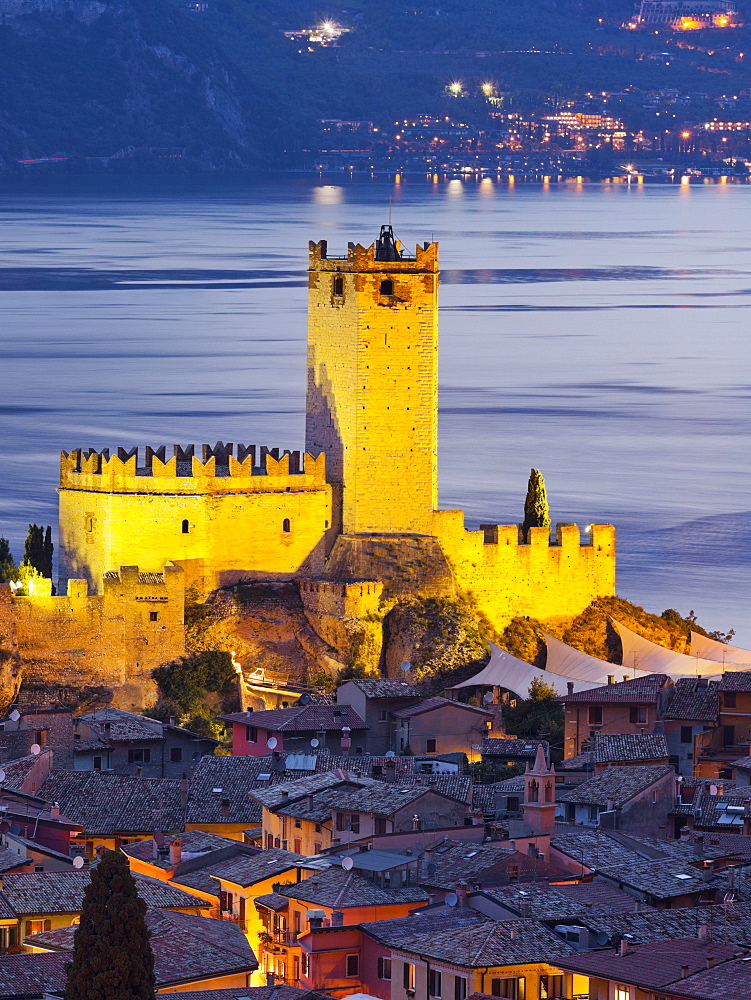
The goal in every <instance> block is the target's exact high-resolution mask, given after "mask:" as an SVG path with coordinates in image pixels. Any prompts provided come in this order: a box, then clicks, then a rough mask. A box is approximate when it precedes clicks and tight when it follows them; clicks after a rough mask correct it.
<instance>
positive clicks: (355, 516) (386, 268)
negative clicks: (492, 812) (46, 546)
mask: <svg viewBox="0 0 751 1000" xmlns="http://www.w3.org/2000/svg"><path fill="white" fill-rule="evenodd" d="M438 273H439V272H438V246H437V244H434V243H433V244H427V243H426V244H424V245H422V246H418V247H417V248H416V250H415V254H414V256H409V255H407V254H406V253H405V252H404V250H403V249H402V247H401V245H400V244H399V242H398V241H397V240H395V239H394V236H393V232H392V230H391V227H390V226H383V227H382V228H381V233H380V235H379V237H378V239H377V240H376V242H375V243H374V244H373V245H371V246H369V247H363V246H360V245H354V244H349V247H348V250H347V254H346V256H342V257H333V256H330V255H329V253H328V248H327V245H326V242H325V241H322V242H319V243H311V244H310V262H309V298H308V307H309V324H308V385H307V422H306V444H305V452H304V453H300V452H296V451H285V452H283V453H282V452H280V451H279V450H278V449H269V448H265V447H255V446H246V445H233V444H225V443H222V442H219V443H218V444H217V445H215V446H214V447H209V446H207V445H204V446H203V449H202V451H201V455H200V457H199V456H198V455H196V453H195V449H194V447H193V446H191V447H188V448H183V447H181V446H179V445H175V446H174V447H173V448H172V453H171V454H168V453H167V450H166V448H165V447H160V448H151V447H147V448H145V449H132V450H131V451H125V450H124V449H122V448H118V450H117V454H113V455H110V454H109V452H107V451H102V452H94V451H88V452H83V451H71V452H63V453H62V455H61V471H60V539H59V552H60V559H61V564H60V573H61V576H62V577H63V578H66V579H69V580H72V581H85V585H86V586H87V587H88V588H89V591H90V592H91V593H92V595H100V594H105V595H106V593H108V590H107V585H106V583H104V582H103V581H106V580H107V579H108V574H111V573H113V572H115V573H120V572H121V571H120V567H138V570H137V572H140V573H141V574H152V573H161V574H164V573H165V566H168V565H169V566H173V567H175V568H176V569H179V570H182V573H181V575H180V578H181V580H182V582H183V584H184V587H185V589H189V588H194V589H195V590H196V591H197V592H199V593H201V594H207V593H208V592H209V591H210V590H212V589H213V588H216V587H220V586H223V585H229V584H232V583H235V582H237V581H238V580H247V579H257V580H266V581H290V580H295V581H297V582H298V583H299V587H300V593H301V597H302V600H303V604H304V607H305V610H306V614H307V616H308V619H309V621H310V623H311V624H312V625H313V627H314V629H315V630H316V631H317V632H318V634H319V635H320V636H321V638H323V639H325V640H326V642H328V643H330V645H332V646H333V647H334V648H335V649H337V650H339V651H340V652H342V653H344V652H346V646H347V642H348V636H350V635H351V634H352V631H353V628H354V627H355V626H356V625H357V623H358V622H360V621H362V620H365V619H367V620H368V621H369V622H371V626H369V627H372V623H373V622H374V621H375V622H376V623H377V621H378V618H379V616H381V617H382V616H383V615H384V614H385V613H387V611H388V610H389V609H390V608H391V607H393V606H394V605H395V604H396V603H398V602H399V601H400V600H403V599H405V598H407V597H413V596H418V595H419V596H452V595H455V594H457V593H459V592H462V593H470V594H472V595H474V597H475V599H476V602H477V605H478V607H479V609H480V610H481V611H482V612H483V613H484V614H485V615H486V616H487V617H488V618H489V619H490V621H491V622H492V623H493V625H494V626H495V627H496V628H503V627H504V625H505V624H506V623H507V622H508V621H509V619H510V618H512V617H514V616H516V615H530V616H534V617H536V618H542V619H545V618H551V617H554V616H558V615H575V614H578V613H580V612H581V611H582V610H583V609H584V608H585V607H586V606H587V605H588V604H589V603H590V602H591V601H592V600H593V599H594V598H596V597H598V596H601V595H607V594H613V593H614V592H615V531H614V529H613V527H612V526H610V525H593V526H591V528H590V529H588V531H589V534H588V537H587V538H586V540H585V541H584V542H583V543H582V540H581V538H580V534H579V529H578V528H577V527H576V526H575V525H559V526H558V527H557V529H556V533H555V536H554V538H553V540H552V541H551V539H550V535H549V532H548V531H547V529H544V528H533V529H531V531H530V532H529V537H528V538H521V537H520V532H519V529H518V527H517V526H516V525H494V524H486V525H483V526H482V527H481V529H480V530H479V531H467V530H466V529H465V527H464V518H463V514H462V512H461V511H438V510H437V396H438V393H437V364H438V329H437V290H438ZM170 579H172V577H170ZM175 579H177V578H176V577H175ZM71 586H72V587H73V589H74V592H76V593H78V592H79V591H78V590H76V588H77V587H79V586H83V584H77V583H73V584H71ZM87 599H88V600H93V599H94V597H93V596H92V597H90V598H87ZM28 600H29V601H30V602H32V603H33V602H34V600H35V598H34V597H33V596H32V597H30V598H29V599H28ZM36 600H37V601H39V600H40V598H36ZM48 600H49V598H45V601H48ZM66 600H67V599H66ZM42 603H44V602H42ZM375 627H376V628H377V625H376V626H375ZM138 662H139V663H140V662H141V661H140V660H139V661H138ZM126 672H127V671H126Z"/></svg>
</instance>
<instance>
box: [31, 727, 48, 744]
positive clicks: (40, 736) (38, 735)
mask: <svg viewBox="0 0 751 1000" xmlns="http://www.w3.org/2000/svg"><path fill="white" fill-rule="evenodd" d="M34 742H35V743H38V744H39V746H40V747H43V746H44V745H45V743H46V742H47V730H46V729H36V730H35V731H34Z"/></svg>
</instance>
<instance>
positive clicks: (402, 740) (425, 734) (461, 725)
mask: <svg viewBox="0 0 751 1000" xmlns="http://www.w3.org/2000/svg"><path fill="white" fill-rule="evenodd" d="M393 715H394V720H395V728H394V738H395V740H396V749H397V752H400V751H403V750H405V749H406V748H407V747H409V749H410V750H411V751H412V753H413V754H415V755H420V754H440V753H444V754H445V753H452V752H454V753H456V752H460V753H466V754H467V756H468V757H469V758H470V760H478V759H479V756H480V749H481V746H482V741H483V739H484V738H485V736H486V735H487V734H488V732H489V731H490V730H491V729H492V726H493V721H494V719H495V715H494V714H493V713H492V712H488V711H486V710H485V709H484V708H475V707H474V706H473V705H464V704H462V703H461V702H458V701H449V700H448V698H438V697H436V698H426V699H425V700H424V701H421V702H418V703H417V704H416V705H411V706H408V707H407V708H400V709H397V710H396V711H395V712H394V713H393Z"/></svg>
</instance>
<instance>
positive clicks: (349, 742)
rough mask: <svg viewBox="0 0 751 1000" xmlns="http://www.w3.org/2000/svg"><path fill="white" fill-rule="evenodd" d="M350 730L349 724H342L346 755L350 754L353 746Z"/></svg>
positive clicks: (343, 749) (343, 745)
mask: <svg viewBox="0 0 751 1000" xmlns="http://www.w3.org/2000/svg"><path fill="white" fill-rule="evenodd" d="M350 732H351V730H350V728H349V726H342V753H343V754H344V756H345V757H348V756H349V749H350V747H351V746H352V740H351V739H350V737H349V734H350Z"/></svg>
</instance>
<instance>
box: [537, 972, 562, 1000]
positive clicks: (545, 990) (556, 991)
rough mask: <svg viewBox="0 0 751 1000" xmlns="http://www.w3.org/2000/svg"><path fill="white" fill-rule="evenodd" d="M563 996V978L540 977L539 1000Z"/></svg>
mask: <svg viewBox="0 0 751 1000" xmlns="http://www.w3.org/2000/svg"><path fill="white" fill-rule="evenodd" d="M562 996H563V976H540V1000H553V998H554V997H562Z"/></svg>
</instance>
